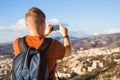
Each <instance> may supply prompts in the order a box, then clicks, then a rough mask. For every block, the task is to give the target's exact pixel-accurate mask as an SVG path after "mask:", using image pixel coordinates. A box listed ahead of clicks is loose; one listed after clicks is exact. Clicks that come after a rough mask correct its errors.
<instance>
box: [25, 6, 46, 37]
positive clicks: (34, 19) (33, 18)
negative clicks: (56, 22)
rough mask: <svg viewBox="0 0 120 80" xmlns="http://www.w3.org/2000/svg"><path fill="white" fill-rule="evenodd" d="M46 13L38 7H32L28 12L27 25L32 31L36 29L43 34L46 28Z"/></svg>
mask: <svg viewBox="0 0 120 80" xmlns="http://www.w3.org/2000/svg"><path fill="white" fill-rule="evenodd" d="M45 17H46V16H45V14H44V13H43V12H42V11H41V10H40V9H39V8H36V7H32V8H31V9H29V11H28V12H27V13H26V25H27V27H28V28H29V29H30V31H36V32H37V33H38V34H40V35H42V34H43V33H44V29H45Z"/></svg>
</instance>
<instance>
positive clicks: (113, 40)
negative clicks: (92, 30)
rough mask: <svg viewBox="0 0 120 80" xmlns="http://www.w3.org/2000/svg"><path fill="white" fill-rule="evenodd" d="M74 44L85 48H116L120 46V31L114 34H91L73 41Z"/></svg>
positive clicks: (75, 46) (76, 46)
mask: <svg viewBox="0 0 120 80" xmlns="http://www.w3.org/2000/svg"><path fill="white" fill-rule="evenodd" d="M72 46H73V47H74V48H75V49H77V48H83V49H90V48H100V47H109V48H115V47H120V33H114V34H102V35H97V36H91V37H86V38H81V39H78V40H76V41H74V42H72Z"/></svg>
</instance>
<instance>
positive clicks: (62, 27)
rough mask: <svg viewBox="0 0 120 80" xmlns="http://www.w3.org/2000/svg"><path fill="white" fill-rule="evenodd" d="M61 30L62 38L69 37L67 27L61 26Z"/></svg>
mask: <svg viewBox="0 0 120 80" xmlns="http://www.w3.org/2000/svg"><path fill="white" fill-rule="evenodd" d="M59 27H60V30H59V32H60V33H61V34H62V36H67V35H68V30H67V28H66V27H64V26H63V25H61V24H59Z"/></svg>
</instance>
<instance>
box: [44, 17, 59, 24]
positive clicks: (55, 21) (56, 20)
mask: <svg viewBox="0 0 120 80" xmlns="http://www.w3.org/2000/svg"><path fill="white" fill-rule="evenodd" d="M46 24H53V25H55V24H60V21H59V20H58V19H56V18H51V19H48V20H46Z"/></svg>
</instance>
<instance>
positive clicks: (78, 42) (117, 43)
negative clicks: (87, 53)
mask: <svg viewBox="0 0 120 80" xmlns="http://www.w3.org/2000/svg"><path fill="white" fill-rule="evenodd" d="M53 38H55V39H57V40H59V41H61V42H62V38H61V37H53ZM70 40H71V44H72V48H74V49H75V50H77V49H80V48H82V49H84V50H86V49H90V48H101V47H109V48H115V47H120V33H115V34H104V35H98V36H91V37H84V38H78V37H73V36H70ZM12 51H13V49H12V43H2V44H0V54H11V53H12Z"/></svg>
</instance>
